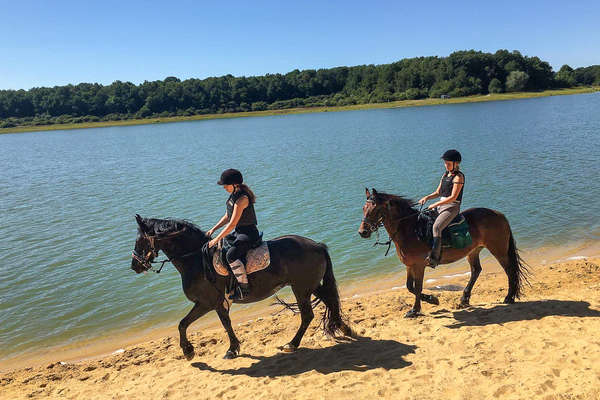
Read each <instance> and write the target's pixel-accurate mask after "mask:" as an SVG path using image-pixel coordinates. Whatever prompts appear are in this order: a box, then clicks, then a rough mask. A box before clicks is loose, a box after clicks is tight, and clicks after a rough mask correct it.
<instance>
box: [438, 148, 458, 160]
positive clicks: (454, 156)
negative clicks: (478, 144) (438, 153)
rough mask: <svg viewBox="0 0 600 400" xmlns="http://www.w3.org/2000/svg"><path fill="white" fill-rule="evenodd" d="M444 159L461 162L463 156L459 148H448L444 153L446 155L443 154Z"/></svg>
mask: <svg viewBox="0 0 600 400" xmlns="http://www.w3.org/2000/svg"><path fill="white" fill-rule="evenodd" d="M442 160H444V161H454V162H461V161H462V157H461V155H460V153H459V152H458V150H454V149H452V150H448V151H446V152H445V153H444V155H443V156H442Z"/></svg>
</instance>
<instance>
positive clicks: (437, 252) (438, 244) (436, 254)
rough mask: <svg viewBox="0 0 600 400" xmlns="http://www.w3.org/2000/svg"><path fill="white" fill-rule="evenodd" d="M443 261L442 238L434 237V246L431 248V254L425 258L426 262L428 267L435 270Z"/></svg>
mask: <svg viewBox="0 0 600 400" xmlns="http://www.w3.org/2000/svg"><path fill="white" fill-rule="evenodd" d="M441 259H442V238H439V237H434V238H433V246H431V252H430V253H429V255H428V256H427V258H425V262H427V266H428V267H431V268H435V267H437V266H438V264H439V263H440V261H441Z"/></svg>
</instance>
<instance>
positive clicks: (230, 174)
mask: <svg viewBox="0 0 600 400" xmlns="http://www.w3.org/2000/svg"><path fill="white" fill-rule="evenodd" d="M242 182H244V177H243V176H242V173H241V172H240V171H238V170H237V169H233V168H229V169H226V170H225V171H223V173H222V174H221V179H219V181H218V182H217V185H241V184H242Z"/></svg>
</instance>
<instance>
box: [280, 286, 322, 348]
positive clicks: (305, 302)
mask: <svg viewBox="0 0 600 400" xmlns="http://www.w3.org/2000/svg"><path fill="white" fill-rule="evenodd" d="M292 291H293V292H294V295H295V296H296V301H297V302H298V308H299V309H300V317H301V319H302V322H301V323H300V328H298V332H296V336H294V338H293V339H292V340H291V341H290V342H289V343H288V344H286V345H285V346H283V347H282V350H283V351H284V352H286V353H292V352H294V351H296V349H297V348H298V346H300V341H301V340H302V337H303V336H304V333H305V332H306V329H308V325H310V322H311V321H312V320H313V318H314V317H315V314H314V313H313V310H312V306H311V303H310V296H311V293H312V291H311V290H308V291H307V290H303V291H302V292H301V293H299V292H298V291H297V290H296V289H294V287H292Z"/></svg>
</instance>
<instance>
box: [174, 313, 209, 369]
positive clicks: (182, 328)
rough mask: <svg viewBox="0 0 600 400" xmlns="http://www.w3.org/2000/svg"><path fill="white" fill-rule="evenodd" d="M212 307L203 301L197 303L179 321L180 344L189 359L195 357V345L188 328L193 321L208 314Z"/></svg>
mask: <svg viewBox="0 0 600 400" xmlns="http://www.w3.org/2000/svg"><path fill="white" fill-rule="evenodd" d="M208 311H210V309H209V308H208V307H207V306H206V305H204V304H201V303H196V304H195V305H194V307H192V309H191V310H190V312H189V313H188V314H187V315H186V316H185V317H184V318H183V319H182V320H181V322H179V346H180V347H181V350H182V351H183V355H184V356H185V358H187V359H188V360H191V359H192V358H194V346H193V345H192V344H191V343H190V341H189V340H188V338H187V328H188V326H190V324H191V323H192V322H194V321H195V320H197V319H198V318H200V317H201V316H203V315H204V314H206V313H207V312H208Z"/></svg>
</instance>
